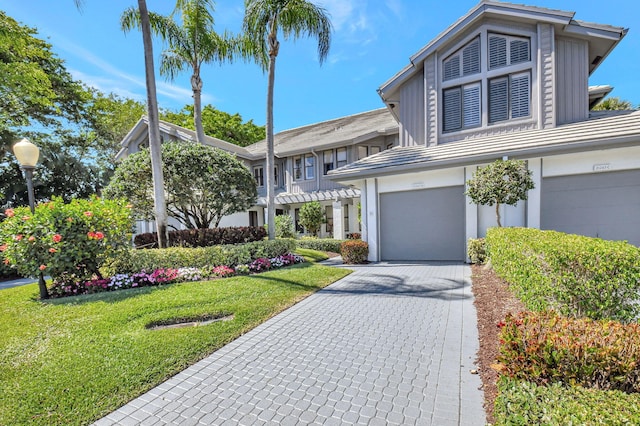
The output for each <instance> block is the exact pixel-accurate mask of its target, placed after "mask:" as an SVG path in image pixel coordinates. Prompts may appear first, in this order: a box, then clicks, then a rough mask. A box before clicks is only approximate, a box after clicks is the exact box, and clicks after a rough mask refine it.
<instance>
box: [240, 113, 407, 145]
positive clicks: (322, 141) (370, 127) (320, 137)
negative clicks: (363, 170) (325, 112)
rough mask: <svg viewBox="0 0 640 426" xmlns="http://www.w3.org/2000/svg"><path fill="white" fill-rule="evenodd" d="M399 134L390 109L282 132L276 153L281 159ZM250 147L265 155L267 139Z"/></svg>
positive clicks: (275, 140)
mask: <svg viewBox="0 0 640 426" xmlns="http://www.w3.org/2000/svg"><path fill="white" fill-rule="evenodd" d="M396 133H398V123H397V122H396V121H395V119H394V118H393V116H392V115H391V113H390V112H389V111H388V110H387V109H386V108H380V109H375V110H373V111H367V112H363V113H359V114H354V115H348V116H346V117H340V118H336V119H332V120H327V121H322V122H320V123H314V124H310V125H307V126H302V127H296V128H294V129H289V130H284V131H282V132H279V133H277V134H276V135H275V136H274V151H275V155H276V156H277V157H286V156H290V155H296V154H300V153H304V152H310V151H312V150H315V149H328V148H332V147H339V146H345V145H351V144H357V143H362V142H366V141H368V140H371V139H374V138H376V137H378V136H387V135H392V134H396ZM246 148H247V151H248V152H250V153H251V154H253V155H260V156H264V155H265V153H266V151H267V148H266V141H264V140H263V141H260V142H258V143H255V144H253V145H250V146H248V147H246Z"/></svg>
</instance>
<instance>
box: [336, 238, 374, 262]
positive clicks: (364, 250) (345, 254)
mask: <svg viewBox="0 0 640 426" xmlns="http://www.w3.org/2000/svg"><path fill="white" fill-rule="evenodd" d="M340 254H341V255H342V260H343V261H344V263H355V264H360V263H367V257H368V256H369V244H367V243H366V242H365V241H361V240H347V241H345V242H343V243H342V244H341V245H340Z"/></svg>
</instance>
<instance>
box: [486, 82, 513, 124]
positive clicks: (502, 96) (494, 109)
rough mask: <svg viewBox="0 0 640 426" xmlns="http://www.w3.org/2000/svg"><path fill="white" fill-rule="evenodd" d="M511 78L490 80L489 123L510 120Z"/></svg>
mask: <svg viewBox="0 0 640 426" xmlns="http://www.w3.org/2000/svg"><path fill="white" fill-rule="evenodd" d="M508 92H509V78H508V77H502V78H496V79H493V80H489V122H490V123H495V122H496V121H502V120H508V119H509V97H508Z"/></svg>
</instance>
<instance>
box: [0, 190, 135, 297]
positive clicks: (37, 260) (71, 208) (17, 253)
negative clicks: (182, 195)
mask: <svg viewBox="0 0 640 426" xmlns="http://www.w3.org/2000/svg"><path fill="white" fill-rule="evenodd" d="M5 215H6V219H5V220H4V221H2V223H1V224H0V250H2V252H3V253H2V254H3V257H4V261H5V263H6V264H8V265H11V266H12V267H13V268H15V269H16V270H17V271H18V272H19V273H20V274H21V275H23V276H31V277H35V276H37V275H38V274H39V273H40V271H42V272H44V273H45V274H48V275H50V276H51V277H52V278H53V279H54V282H56V283H59V284H60V285H62V284H67V285H71V286H72V287H74V289H72V290H77V291H80V289H81V288H83V285H80V286H79V287H78V286H77V284H75V283H76V282H85V281H90V280H92V279H93V278H95V277H97V278H102V277H101V276H100V271H99V268H100V267H101V266H102V265H103V263H104V262H105V261H106V260H107V259H108V258H110V257H114V256H115V255H116V254H117V253H119V252H120V251H121V250H124V249H126V248H127V247H128V246H129V244H130V241H129V238H130V233H131V231H132V226H133V222H132V219H131V214H130V209H128V208H126V206H125V202H124V201H118V200H102V199H98V198H95V197H94V198H91V199H90V200H73V201H71V202H70V203H65V202H64V201H63V200H62V199H61V198H55V197H54V199H53V201H51V202H48V203H41V204H39V205H37V206H36V208H35V212H34V213H33V214H31V212H30V210H29V208H27V207H17V208H15V209H10V210H9V209H8V210H6V211H5ZM76 287H78V288H76Z"/></svg>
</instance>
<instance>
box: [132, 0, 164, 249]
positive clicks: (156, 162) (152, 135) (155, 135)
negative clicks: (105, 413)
mask: <svg viewBox="0 0 640 426" xmlns="http://www.w3.org/2000/svg"><path fill="white" fill-rule="evenodd" d="M138 10H139V12H140V24H141V27H142V41H143V44H144V66H145V76H146V80H147V115H148V117H149V149H150V151H151V174H152V175H153V204H154V209H155V219H156V229H157V232H158V245H159V247H160V248H163V247H167V241H168V234H167V204H166V201H165V197H164V176H163V174H162V154H161V146H160V145H161V140H160V123H159V119H158V99H157V97H156V77H155V71H154V65H153V44H152V42H151V24H150V23H149V11H148V10H147V3H146V1H145V0H138Z"/></svg>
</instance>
